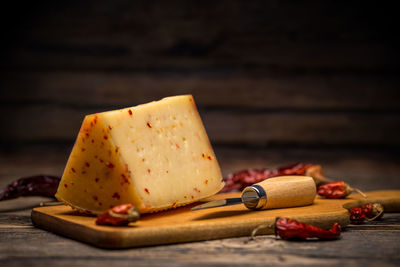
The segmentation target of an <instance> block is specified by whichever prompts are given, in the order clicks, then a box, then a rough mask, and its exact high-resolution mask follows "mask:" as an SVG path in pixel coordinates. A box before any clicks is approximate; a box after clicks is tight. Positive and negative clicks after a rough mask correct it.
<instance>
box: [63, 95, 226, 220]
mask: <svg viewBox="0 0 400 267" xmlns="http://www.w3.org/2000/svg"><path fill="white" fill-rule="evenodd" d="M223 185H224V183H223V182H222V175H221V171H220V168H219V165H218V162H217V159H216V157H215V154H214V151H213V149H212V147H211V145H210V142H209V140H208V136H207V133H206V131H205V129H204V126H203V124H202V121H201V118H200V116H199V113H198V111H197V108H196V105H195V103H194V100H193V97H192V96H191V95H182V96H174V97H167V98H164V99H162V100H160V101H155V102H151V103H148V104H144V105H139V106H136V107H131V108H125V109H121V110H115V111H108V112H103V113H98V114H93V115H88V116H86V117H85V119H84V121H83V123H82V127H81V129H80V131H79V134H78V137H77V139H76V142H75V145H74V147H73V149H72V152H71V155H70V157H69V159H68V162H67V165H66V168H65V170H64V173H63V176H62V179H61V182H60V185H59V187H58V190H57V193H56V198H57V199H58V200H60V201H64V202H65V203H67V204H68V205H70V206H72V207H74V208H76V209H78V210H81V211H86V212H91V213H94V214H98V213H101V212H103V211H104V210H107V209H109V208H110V207H113V206H115V205H118V204H123V203H132V204H133V205H134V206H135V207H136V208H137V209H138V210H139V211H140V212H141V213H146V212H154V211H159V210H163V209H168V208H174V207H178V206H181V205H185V204H188V203H191V202H194V201H197V200H199V199H202V198H205V197H208V196H211V195H213V194H215V193H217V192H218V191H219V190H220V189H221V188H222V187H223Z"/></svg>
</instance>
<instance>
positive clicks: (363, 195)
mask: <svg viewBox="0 0 400 267" xmlns="http://www.w3.org/2000/svg"><path fill="white" fill-rule="evenodd" d="M351 190H352V191H355V192H357V193H359V194H360V195H361V196H362V197H363V198H367V195H366V194H365V193H364V192H363V191H361V190H360V189H357V188H351Z"/></svg>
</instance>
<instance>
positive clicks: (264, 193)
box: [192, 176, 316, 211]
mask: <svg viewBox="0 0 400 267" xmlns="http://www.w3.org/2000/svg"><path fill="white" fill-rule="evenodd" d="M315 195H316V186H315V182H314V180H313V179H312V178H311V177H308V176H280V177H275V178H269V179H266V180H264V181H262V182H260V183H257V184H254V185H251V186H248V187H246V188H245V189H244V190H243V191H242V195H241V197H240V198H227V199H220V200H214V201H210V202H206V203H204V204H201V205H198V206H196V207H194V208H192V210H193V211H195V210H201V209H209V208H217V207H224V206H230V205H237V204H244V205H245V206H246V208H248V209H251V210H263V209H272V208H287V207H298V206H306V205H311V204H312V203H313V202H314V198H315Z"/></svg>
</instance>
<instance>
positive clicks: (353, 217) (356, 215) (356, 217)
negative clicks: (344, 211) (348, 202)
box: [350, 208, 365, 224]
mask: <svg viewBox="0 0 400 267" xmlns="http://www.w3.org/2000/svg"><path fill="white" fill-rule="evenodd" d="M364 220H365V214H364V212H363V210H362V209H361V208H352V209H351V210H350V221H351V222H352V223H354V224H360V223H363V222H364Z"/></svg>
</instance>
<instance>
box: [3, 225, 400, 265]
mask: <svg viewBox="0 0 400 267" xmlns="http://www.w3.org/2000/svg"><path fill="white" fill-rule="evenodd" d="M0 233H1V235H2V237H3V238H2V241H0V255H1V257H0V263H1V264H2V265H4V266H22V265H26V264H29V265H31V266H43V265H44V264H46V265H51V266H67V265H73V266H98V267H103V266H109V265H110V264H116V265H118V266H132V265H134V266H160V265H162V266H187V265H190V266H194V267H197V266H243V265H246V266H281V265H284V266H287V265H293V266H294V265H295V266H310V265H315V266H321V265H324V266H337V265H343V266H346V265H351V266H367V265H374V266H375V265H376V266H397V265H398V261H399V257H398V250H399V249H400V246H399V242H397V241H398V238H399V237H400V233H399V231H385V230H376V231H369V232H368V233H366V232H363V231H353V230H351V231H345V232H343V233H342V238H341V239H340V240H336V241H330V242H287V241H283V240H280V239H275V238H274V237H273V236H258V237H256V239H255V240H253V241H249V239H248V237H241V238H229V239H223V240H214V241H206V242H194V243H187V244H177V245H169V246H156V247H148V248H136V249H124V250H104V249H99V248H95V247H92V246H87V245H85V244H81V243H79V242H76V241H73V240H69V239H65V238H63V237H60V236H57V235H54V234H51V233H48V232H45V231H42V230H40V229H36V228H35V229H19V230H15V231H10V230H9V229H0ZM376 244H379V246H377V245H376ZM371 249H372V250H373V252H374V253H371ZM382 255H384V257H382Z"/></svg>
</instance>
